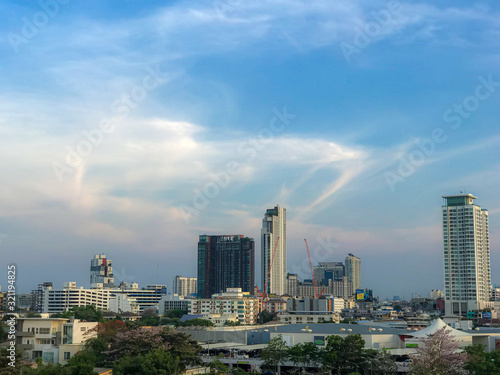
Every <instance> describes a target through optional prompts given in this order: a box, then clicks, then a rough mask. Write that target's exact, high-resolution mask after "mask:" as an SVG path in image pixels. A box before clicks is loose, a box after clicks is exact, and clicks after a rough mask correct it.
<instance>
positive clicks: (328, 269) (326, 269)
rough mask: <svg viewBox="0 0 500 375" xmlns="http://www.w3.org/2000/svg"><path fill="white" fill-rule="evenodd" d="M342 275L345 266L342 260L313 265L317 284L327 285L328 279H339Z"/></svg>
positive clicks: (343, 274)
mask: <svg viewBox="0 0 500 375" xmlns="http://www.w3.org/2000/svg"><path fill="white" fill-rule="evenodd" d="M344 276H345V266H344V264H343V263H342V262H321V263H319V265H317V266H314V278H315V279H316V283H317V285H319V284H321V285H328V280H335V281H341V280H342V278H343V277H344Z"/></svg>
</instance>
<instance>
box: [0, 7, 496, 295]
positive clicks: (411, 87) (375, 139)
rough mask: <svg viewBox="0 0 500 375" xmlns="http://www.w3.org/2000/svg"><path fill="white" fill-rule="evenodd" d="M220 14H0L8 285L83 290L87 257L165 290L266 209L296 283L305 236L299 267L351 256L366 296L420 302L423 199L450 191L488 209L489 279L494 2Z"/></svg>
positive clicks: (428, 226) (135, 10)
mask: <svg viewBox="0 0 500 375" xmlns="http://www.w3.org/2000/svg"><path fill="white" fill-rule="evenodd" d="M224 4H226V5H228V6H226V7H222V8H217V7H215V6H214V2H213V1H200V2H196V3H193V2H186V1H173V2H169V3H168V4H165V3H164V2H159V1H151V2H147V5H145V4H141V3H140V2H127V7H123V6H122V4H121V2H116V1H110V2H99V3H96V4H92V6H91V5H89V4H87V3H81V2H70V3H68V4H64V5H63V4H60V5H59V8H58V10H57V12H55V14H53V15H50V16H47V23H46V24H45V25H43V27H38V26H37V27H36V30H33V28H31V29H30V28H29V27H27V26H26V22H28V23H33V20H34V17H35V15H37V14H40V13H39V12H45V11H44V10H43V9H42V8H41V7H40V5H39V2H30V3H24V2H17V1H16V2H14V1H5V2H3V3H2V10H3V11H4V12H6V14H7V16H6V17H4V19H5V22H4V23H2V25H0V30H1V31H2V35H4V43H2V44H0V50H1V52H2V53H0V61H1V63H2V64H1V66H2V67H3V73H4V74H2V78H1V80H2V94H3V95H2V99H3V100H2V101H1V102H0V108H1V111H0V135H1V137H0V157H1V158H2V161H3V163H2V164H1V166H0V172H1V173H2V176H3V178H2V184H1V187H0V192H1V193H2V194H0V207H1V208H0V257H1V259H2V265H4V264H8V263H16V264H17V266H18V275H19V277H18V280H17V286H18V288H19V290H20V291H21V292H28V291H29V290H31V289H33V288H34V287H36V285H37V284H38V283H40V282H43V281H53V282H54V284H55V285H62V283H63V282H64V281H69V280H76V281H78V283H79V284H84V283H87V282H88V273H87V272H88V260H89V259H90V258H91V257H92V256H94V255H95V254H98V253H101V252H104V253H106V254H107V255H108V256H109V257H110V258H111V259H113V260H114V264H113V275H114V278H115V282H117V283H118V282H119V281H122V280H128V281H132V282H133V281H138V282H140V283H141V285H145V284H153V283H156V284H168V285H170V282H171V280H172V278H173V277H174V276H175V275H177V274H180V275H185V276H195V275H196V264H195V263H196V262H195V261H194V259H196V251H197V249H196V240H197V237H198V235H199V234H200V233H207V234H219V233H244V234H245V235H247V236H249V237H252V238H254V239H255V240H256V246H257V248H260V244H259V243H258V242H259V241H258V239H259V238H260V229H261V224H262V221H261V220H262V214H263V212H265V210H266V209H268V208H269V207H274V205H275V204H277V203H279V204H280V205H281V206H283V207H286V208H287V268H288V270H289V271H290V272H294V273H295V272H297V273H299V274H300V277H301V278H302V279H303V278H306V277H307V275H308V274H309V273H310V270H308V269H307V255H306V251H305V245H304V241H303V240H304V238H307V240H308V242H309V246H310V248H311V251H312V253H313V254H314V253H315V252H316V249H318V250H317V252H318V254H320V256H317V258H318V259H316V261H315V262H314V263H319V262H326V261H329V260H341V259H343V258H344V257H345V255H346V254H348V253H353V254H356V256H358V257H360V258H361V259H362V260H363V264H364V265H366V267H364V269H363V275H362V284H363V285H367V286H369V287H370V288H371V289H373V290H374V292H375V293H376V294H377V295H379V296H384V297H385V296H389V297H390V296H392V295H399V296H403V295H405V296H409V295H411V294H412V293H414V292H415V293H419V294H422V295H424V294H426V293H428V291H429V290H431V289H442V288H443V278H442V273H443V259H442V233H441V232H442V222H441V221H442V219H441V212H440V210H439V208H438V207H439V202H440V198H439V197H441V196H443V195H447V194H458V193H459V192H460V191H471V192H473V193H474V194H475V195H476V196H478V197H479V199H480V202H478V204H479V205H481V206H484V207H488V209H489V218H490V242H491V270H492V275H491V276H492V283H494V284H496V283H499V282H500V272H499V270H500V252H499V251H498V249H499V246H500V245H499V244H500V220H499V217H500V196H499V195H498V194H497V191H498V186H499V185H500V173H499V172H500V164H499V162H498V156H499V154H498V149H499V148H498V145H499V143H500V136H499V134H498V125H497V124H496V118H497V116H498V113H497V108H498V107H499V106H500V90H499V85H500V84H499V82H500V68H499V67H498V63H497V60H498V53H499V52H500V51H499V48H498V43H497V33H498V31H499V30H500V26H499V25H498V22H497V19H498V18H499V14H500V6H499V5H498V4H497V3H491V2H488V1H479V2H474V3H473V4H471V3H470V2H466V1H464V0H459V1H451V0H445V1H442V2H439V3H435V2H431V1H412V2H405V3H399V5H400V7H398V9H392V8H391V9H389V8H388V4H387V3H385V2H382V1H373V2H370V3H369V4H367V3H366V2H361V1H340V2H331V1H326V0H312V1H310V2H308V3H307V5H304V4H302V3H301V2H297V1H291V2H290V4H288V5H287V6H286V7H285V6H283V4H282V3H280V2H278V1H274V0H272V1H253V2H251V5H250V3H247V2H234V1H233V2H227V3H224ZM388 15H389V16H388ZM35 18H36V17H35ZM37 20H38V21H39V19H37ZM37 20H35V23H37V22H38V21H37ZM249 25H252V27H249ZM374 25H375V29H377V26H378V30H379V34H377V35H374V34H373V27H374ZM367 27H368V29H369V30H371V31H369V30H368V33H367V32H366V30H367ZM370 27H371V28H370ZM27 30H28V31H30V30H31V34H29V35H28V34H26V33H27ZM370 35H371V36H370ZM16 36H17V37H18V38H17V39H15V38H16ZM360 43H361V44H360ZM464 134H466V136H464ZM322 249H326V251H328V252H329V253H328V254H330V255H329V256H328V257H326V256H321V254H322ZM256 255H257V256H256V264H255V266H256V269H257V270H259V271H260V269H261V264H260V263H261V260H260V256H259V255H258V254H256ZM304 262H305V264H306V267H304V266H303V265H304ZM67 264H72V265H78V266H77V267H74V268H72V269H69V268H68V267H66V265H67ZM80 265H85V267H83V266H80ZM5 269H6V267H2V268H1V269H0V278H1V280H6V271H5ZM423 270H425V272H426V275H428V276H427V277H426V278H425V279H423V278H422V277H421V275H422V272H423ZM256 277H257V280H260V273H259V272H258V273H257V275H256ZM0 285H2V287H3V288H5V286H4V285H5V281H0Z"/></svg>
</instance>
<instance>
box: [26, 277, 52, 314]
mask: <svg viewBox="0 0 500 375" xmlns="http://www.w3.org/2000/svg"><path fill="white" fill-rule="evenodd" d="M51 289H52V282H48V281H46V282H44V283H42V284H38V289H34V290H32V291H31V310H32V311H36V312H39V313H41V312H42V311H43V292H44V290H51Z"/></svg>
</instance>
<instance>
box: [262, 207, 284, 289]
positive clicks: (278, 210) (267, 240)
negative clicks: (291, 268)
mask: <svg viewBox="0 0 500 375" xmlns="http://www.w3.org/2000/svg"><path fill="white" fill-rule="evenodd" d="M275 247H276V250H275ZM261 257H262V272H261V288H265V287H266V285H267V289H266V293H267V294H275V295H278V296H281V295H284V294H286V293H287V285H286V275H287V273H286V209H285V208H283V207H280V206H276V207H274V208H271V209H268V210H266V213H265V215H264V218H263V219H262V230H261ZM269 269H271V271H270V272H269ZM268 275H269V279H267V277H268ZM266 279H267V280H266Z"/></svg>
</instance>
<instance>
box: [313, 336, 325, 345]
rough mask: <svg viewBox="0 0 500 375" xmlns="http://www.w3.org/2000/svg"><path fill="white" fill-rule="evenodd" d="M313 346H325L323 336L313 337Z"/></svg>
mask: <svg viewBox="0 0 500 375" xmlns="http://www.w3.org/2000/svg"><path fill="white" fill-rule="evenodd" d="M314 345H317V346H325V336H314Z"/></svg>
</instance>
